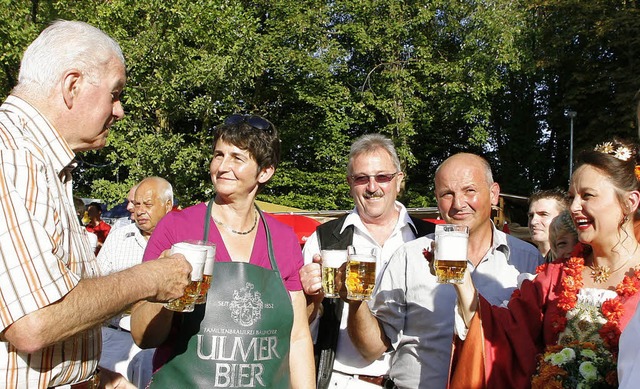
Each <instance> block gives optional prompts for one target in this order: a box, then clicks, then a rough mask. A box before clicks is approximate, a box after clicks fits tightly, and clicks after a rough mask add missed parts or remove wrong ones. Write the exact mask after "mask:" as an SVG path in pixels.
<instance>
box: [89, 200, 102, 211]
mask: <svg viewBox="0 0 640 389" xmlns="http://www.w3.org/2000/svg"><path fill="white" fill-rule="evenodd" d="M90 207H95V208H97V209H98V211H100V213H102V204H100V203H99V202H97V201H92V202H90V203H89V205H87V209H89V208H90Z"/></svg>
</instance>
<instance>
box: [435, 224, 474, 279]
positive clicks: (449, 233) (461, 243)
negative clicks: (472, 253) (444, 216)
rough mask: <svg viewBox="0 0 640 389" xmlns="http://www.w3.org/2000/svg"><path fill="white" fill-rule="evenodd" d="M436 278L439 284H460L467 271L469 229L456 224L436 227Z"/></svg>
mask: <svg viewBox="0 0 640 389" xmlns="http://www.w3.org/2000/svg"><path fill="white" fill-rule="evenodd" d="M435 238H436V250H435V258H434V259H435V263H434V267H435V270H436V277H437V278H438V282H439V283H441V284H460V283H462V280H463V278H464V272H465V271H466V270H467V244H468V242H469V227H467V226H463V225H457V224H438V225H436V234H435Z"/></svg>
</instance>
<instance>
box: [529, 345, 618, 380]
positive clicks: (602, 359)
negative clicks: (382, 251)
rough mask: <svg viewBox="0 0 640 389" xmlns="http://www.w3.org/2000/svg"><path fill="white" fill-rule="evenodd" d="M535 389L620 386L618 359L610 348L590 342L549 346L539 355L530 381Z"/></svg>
mask: <svg viewBox="0 0 640 389" xmlns="http://www.w3.org/2000/svg"><path fill="white" fill-rule="evenodd" d="M531 387H532V388H534V389H536V388H540V389H542V388H545V389H546V388H554V389H561V388H578V389H580V388H584V389H586V388H617V387H618V375H617V372H616V361H615V359H614V356H613V355H612V354H611V352H610V351H609V350H607V349H606V348H605V347H604V346H602V345H596V344H595V343H590V342H577V341H576V342H571V343H569V344H565V345H554V346H549V347H547V349H546V350H545V352H544V353H543V354H541V355H540V356H539V357H538V369H537V371H536V374H535V375H534V376H533V378H532V380H531Z"/></svg>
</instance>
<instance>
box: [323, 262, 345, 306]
mask: <svg viewBox="0 0 640 389" xmlns="http://www.w3.org/2000/svg"><path fill="white" fill-rule="evenodd" d="M320 256H321V257H322V291H323V292H324V297H328V298H336V297H340V291H339V290H337V289H336V274H337V272H338V269H339V268H340V266H342V264H343V263H345V262H346V261H347V250H322V251H321V252H320Z"/></svg>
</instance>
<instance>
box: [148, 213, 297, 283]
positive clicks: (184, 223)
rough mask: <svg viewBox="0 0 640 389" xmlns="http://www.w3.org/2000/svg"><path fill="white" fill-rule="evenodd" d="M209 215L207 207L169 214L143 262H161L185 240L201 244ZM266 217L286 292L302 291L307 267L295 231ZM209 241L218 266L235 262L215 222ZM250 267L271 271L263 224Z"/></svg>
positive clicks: (160, 223) (259, 227)
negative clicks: (161, 255) (221, 263)
mask: <svg viewBox="0 0 640 389" xmlns="http://www.w3.org/2000/svg"><path fill="white" fill-rule="evenodd" d="M206 213H207V205H206V203H200V204H196V205H194V206H191V207H189V208H185V209H184V210H182V211H179V212H175V211H174V212H169V213H168V214H166V215H165V216H164V217H163V218H162V220H160V222H159V223H158V225H157V226H156V228H155V229H154V230H153V234H151V238H149V242H148V243H147V248H146V250H145V251H144V256H143V259H142V260H143V261H149V260H154V259H156V258H158V257H159V256H160V254H162V252H163V251H164V250H168V249H170V248H171V245H172V244H173V243H176V242H182V241H185V240H201V239H202V237H203V235H204V217H205V214H206ZM263 214H264V218H265V220H266V222H267V224H268V225H269V231H270V232H271V239H272V243H273V251H274V253H275V257H276V263H277V264H278V270H280V276H281V277H282V281H283V283H284V286H285V288H286V289H287V290H288V291H298V290H302V285H301V284H300V275H299V274H298V271H299V270H300V268H301V267H302V265H303V262H302V251H301V250H300V244H299V243H298V238H297V237H296V235H295V233H294V232H293V228H291V227H289V226H288V225H286V224H284V223H282V222H279V221H278V220H276V219H274V218H273V217H271V215H269V214H267V213H263ZM208 240H209V241H210V242H212V243H215V245H216V262H231V256H230V255H229V252H228V251H227V248H226V246H225V245H224V241H223V240H222V237H221V236H220V231H218V228H217V226H216V224H215V223H213V221H211V225H210V227H209V239H208ZM249 263H250V264H252V265H256V266H260V267H264V268H267V269H271V264H270V263H269V253H268V249H267V235H266V234H265V230H264V226H263V225H262V222H260V223H258V233H257V235H256V240H255V243H254V244H253V251H252V252H251V258H250V259H249Z"/></svg>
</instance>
